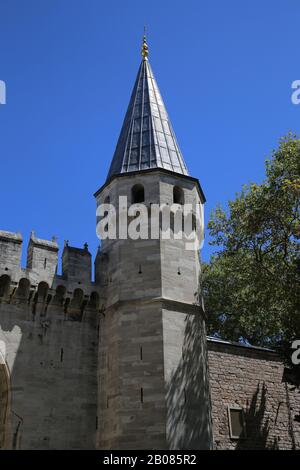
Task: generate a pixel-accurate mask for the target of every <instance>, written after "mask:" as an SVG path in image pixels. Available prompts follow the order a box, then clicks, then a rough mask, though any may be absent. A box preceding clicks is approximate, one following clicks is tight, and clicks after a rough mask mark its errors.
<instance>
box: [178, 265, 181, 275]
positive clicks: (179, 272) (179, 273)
mask: <svg viewBox="0 0 300 470" xmlns="http://www.w3.org/2000/svg"><path fill="white" fill-rule="evenodd" d="M177 274H178V275H179V276H180V275H181V271H180V266H178V269H177Z"/></svg>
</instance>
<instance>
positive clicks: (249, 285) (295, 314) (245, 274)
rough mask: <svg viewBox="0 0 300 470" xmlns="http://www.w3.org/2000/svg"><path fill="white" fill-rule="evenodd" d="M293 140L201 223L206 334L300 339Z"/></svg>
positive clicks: (264, 341) (297, 174) (299, 200)
mask: <svg viewBox="0 0 300 470" xmlns="http://www.w3.org/2000/svg"><path fill="white" fill-rule="evenodd" d="M299 209H300V140H299V139H297V137H296V136H294V135H292V134H289V135H288V136H286V137H284V138H283V139H281V140H280V144H279V148H278V149H277V150H276V151H273V154H272V158H271V159H270V160H267V161H266V178H265V180H264V181H263V182H262V183H261V184H250V185H247V186H244V187H243V189H242V191H241V193H239V194H237V196H236V198H235V200H233V201H229V203H228V209H227V210H226V211H225V210H223V209H222V208H221V207H218V208H217V209H216V210H215V211H214V212H213V214H212V216H211V219H210V221H209V224H208V228H209V231H210V235H211V240H212V241H211V242H210V244H212V245H215V246H216V247H217V249H218V251H217V252H216V253H215V254H214V255H213V256H212V258H211V261H210V263H208V264H205V265H204V267H203V277H202V290H203V295H204V302H205V310H206V313H207V317H208V332H209V333H210V334H216V335H219V336H220V337H222V338H224V339H228V340H233V341H239V340H244V341H247V342H249V343H250V344H252V345H261V346H268V347H274V346H275V347H276V346H278V345H281V346H282V345H284V346H285V349H286V345H288V344H290V342H291V341H292V340H293V339H296V338H297V339H300V309H299V303H300V295H299V286H300V282H299V281H300V259H299V238H300V214H299Z"/></svg>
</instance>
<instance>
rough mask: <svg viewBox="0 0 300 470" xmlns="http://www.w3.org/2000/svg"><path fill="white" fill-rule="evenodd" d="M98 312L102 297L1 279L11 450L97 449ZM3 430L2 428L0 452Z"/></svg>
mask: <svg viewBox="0 0 300 470" xmlns="http://www.w3.org/2000/svg"><path fill="white" fill-rule="evenodd" d="M68 294H71V295H70V297H69V296H68ZM98 312H99V296H98V293H97V292H93V293H92V294H91V295H84V292H83V290H81V289H75V291H74V292H73V293H71V292H67V290H66V288H65V287H64V286H58V287H57V288H56V289H55V288H50V286H48V284H47V283H45V282H41V283H40V284H39V285H38V286H31V285H30V282H29V281H28V280H27V279H25V278H24V279H21V280H20V281H19V283H18V284H17V283H12V282H11V281H10V278H9V276H6V275H4V276H1V277H0V341H1V342H2V343H4V344H5V349H6V354H5V359H6V363H7V365H8V369H9V375H10V377H9V380H10V383H11V411H10V425H9V429H10V445H9V447H10V448H14V449H18V448H24V449H53V448H55V449H61V448H66V449H79V448H82V449H92V448H94V446H95V440H94V439H95V432H96V425H95V422H96V414H97V318H98ZM2 375H3V374H2ZM1 377H2V376H0V380H1V381H2V382H3V380H2V379H1ZM0 392H1V386H0ZM4 398H5V396H4V394H3V399H2V401H0V421H3V420H4V418H3V417H4V416H5V415H4V410H5V406H4V405H5V403H6V402H5V400H4ZM6 429H8V427H7V426H6ZM1 430H2V431H3V426H2V428H1V425H0V447H1V446H3V442H4V437H3V432H1ZM6 448H7V447H6Z"/></svg>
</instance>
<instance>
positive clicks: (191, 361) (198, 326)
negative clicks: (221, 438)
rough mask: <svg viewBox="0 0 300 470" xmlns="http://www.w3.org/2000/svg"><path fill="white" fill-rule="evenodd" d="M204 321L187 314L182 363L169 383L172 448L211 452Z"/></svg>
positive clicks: (168, 408)
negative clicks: (208, 450) (209, 450)
mask: <svg viewBox="0 0 300 470" xmlns="http://www.w3.org/2000/svg"><path fill="white" fill-rule="evenodd" d="M207 364H208V358H207V349H206V330H205V322H204V320H203V318H202V315H201V314H200V311H199V314H188V315H187V316H186V320H185V332H184V340H183V346H182V356H181V360H180V362H179V364H178V366H177V368H176V370H175V372H174V373H173V375H172V376H171V379H170V381H169V383H168V384H167V439H168V447H169V448H170V449H211V448H212V442H213V439H212V422H211V401H210V400H211V399H210V390H209V377H208V367H207Z"/></svg>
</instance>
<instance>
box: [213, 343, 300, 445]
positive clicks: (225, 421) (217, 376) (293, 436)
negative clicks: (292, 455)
mask: <svg viewBox="0 0 300 470" xmlns="http://www.w3.org/2000/svg"><path fill="white" fill-rule="evenodd" d="M208 351H209V352H208V357H209V375H210V388H211V400H212V419H213V433H214V445H215V448H216V449H264V448H267V449H274V448H275V449H300V423H299V422H297V421H296V420H295V416H296V415H299V414H300V394H299V392H298V391H295V390H293V387H292V386H291V385H289V384H288V383H286V382H285V380H284V378H283V373H284V366H283V364H282V362H281V360H280V358H279V357H278V356H277V355H276V354H275V353H274V352H271V351H268V350H263V349H259V348H248V347H243V346H238V345H235V344H228V343H225V342H219V341H215V340H209V341H208ZM229 406H233V407H241V408H242V409H243V410H244V417H245V426H246V433H247V437H246V438H245V439H233V438H231V437H230V429H229V418H228V407H229Z"/></svg>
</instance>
